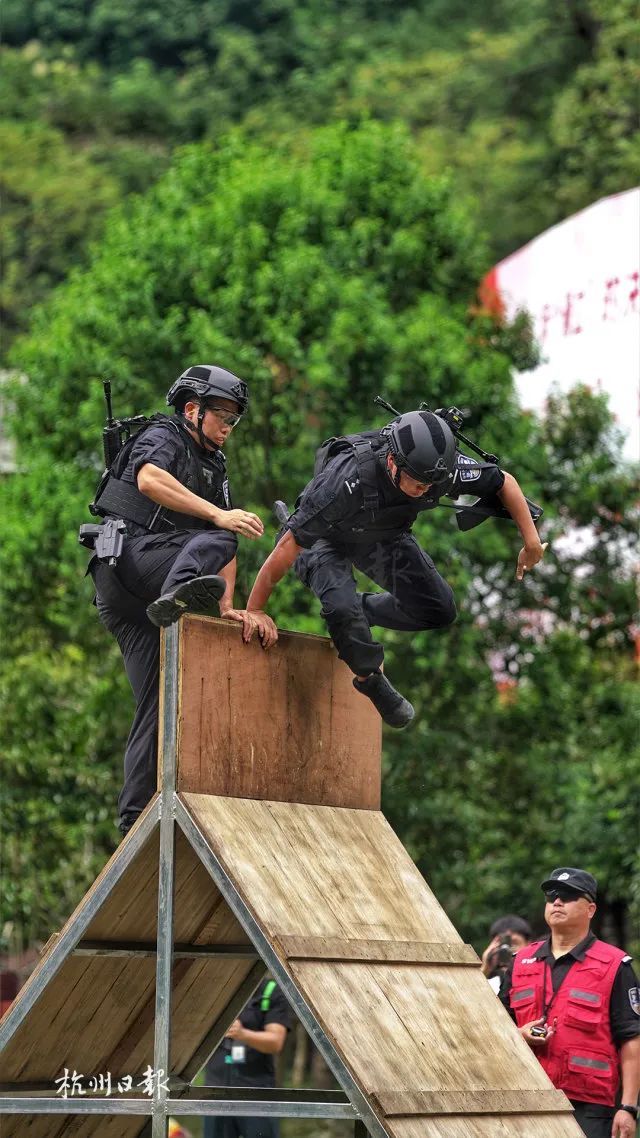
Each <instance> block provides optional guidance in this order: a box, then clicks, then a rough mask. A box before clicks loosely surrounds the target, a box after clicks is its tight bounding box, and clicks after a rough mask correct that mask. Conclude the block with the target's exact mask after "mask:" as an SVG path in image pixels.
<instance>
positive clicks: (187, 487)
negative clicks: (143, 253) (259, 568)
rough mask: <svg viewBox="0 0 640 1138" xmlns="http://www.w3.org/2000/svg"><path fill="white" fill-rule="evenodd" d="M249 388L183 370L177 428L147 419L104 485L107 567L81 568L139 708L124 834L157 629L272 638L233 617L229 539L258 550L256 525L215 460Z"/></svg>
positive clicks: (142, 794)
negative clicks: (235, 631)
mask: <svg viewBox="0 0 640 1138" xmlns="http://www.w3.org/2000/svg"><path fill="white" fill-rule="evenodd" d="M248 403H249V393H248V389H247V385H246V383H244V382H243V381H242V380H241V379H238V378H237V376H235V375H232V374H231V373H230V372H228V371H225V370H224V369H223V368H219V367H215V366H213V365H211V364H199V365H196V366H194V367H190V368H188V369H187V370H186V371H185V372H183V374H182V375H181V376H180V377H179V379H178V380H176V382H175V383H174V384H173V386H172V387H171V389H170V390H169V392H168V394H167V404H168V405H169V406H173V407H174V409H175V415H174V416H168V415H155V416H153V417H152V418H151V420H150V421H149V423H148V424H147V425H146V426H145V427H144V428H143V429H141V430H140V431H139V432H138V433H137V434H136V435H134V436H133V438H132V439H131V440H130V441H129V442H128V443H126V444H125V446H124V447H123V449H122V450H121V452H120V454H119V455H118V457H117V459H116V461H115V462H114V464H113V466H112V467H111V468H110V470H109V472H108V474H107V475H106V476H105V477H104V478H103V480H102V482H101V484H100V487H99V488H98V493H97V496H96V501H95V503H94V512H95V513H97V514H100V515H102V517H104V518H113V519H122V520H123V521H124V523H125V525H126V537H125V540H124V546H123V550H122V553H121V555H120V557H119V559H118V562H117V564H116V566H115V567H114V566H111V565H109V564H107V563H105V562H104V561H98V559H97V558H96V557H95V556H94V557H93V558H92V560H91V562H90V565H89V571H90V572H91V574H92V576H93V580H94V583H95V587H96V605H97V608H98V613H99V615H100V620H101V621H102V623H103V624H104V625H105V627H106V628H107V629H108V630H109V632H110V633H112V635H113V636H114V637H115V638H116V640H117V642H118V645H119V648H120V651H121V652H122V655H123V657H124V663H125V668H126V671H127V676H128V678H129V681H130V683H131V687H132V689H133V693H134V696H135V699H136V711H135V716H134V720H133V724H132V727H131V731H130V733H129V738H128V741H127V747H126V751H125V759H124V787H123V790H122V793H121V794H120V798H119V803H118V805H119V810H120V830H121V832H122V833H123V834H126V833H127V831H128V830H129V829H130V828H131V826H132V825H133V823H134V822H135V820H136V818H137V817H138V815H139V814H140V813H141V811H142V810H143V809H144V807H145V806H146V805H147V803H148V802H149V799H150V798H151V797H152V796H153V794H154V792H155V789H156V765H157V727H158V697H159V686H158V677H159V647H160V633H159V628H160V627H163V626H167V625H169V624H171V623H172V622H173V621H175V620H177V619H178V617H179V616H180V614H181V613H182V612H185V611H190V612H198V613H209V612H212V611H214V607H213V606H217V605H219V609H220V615H221V616H223V617H226V618H228V619H230V620H237V621H239V622H241V623H242V625H243V636H244V637H245V638H246V637H247V636H248V634H249V633H250V632H253V631H257V633H258V635H259V636H260V637H261V638H262V639H263V642H264V638H265V636H267V637H268V639H269V640H270V639H271V635H272V629H273V630H274V626H273V624H272V622H271V620H270V619H269V621H268V622H265V621H264V620H263V619H262V618H261V617H258V618H257V619H256V618H255V617H253V616H252V615H250V614H248V613H247V612H246V610H237V609H234V607H233V592H234V585H235V576H236V548H237V544H238V539H237V535H238V534H240V535H242V536H243V537H247V538H250V539H256V538H259V537H260V536H261V534H262V532H263V525H262V522H261V521H260V519H259V518H258V517H257V516H256V515H255V514H252V513H247V512H246V511H244V510H237V509H234V508H233V505H232V502H231V495H230V491H229V483H228V479H227V473H226V466H225V460H224V455H223V453H222V448H223V446H224V444H225V442H226V440H227V438H228V437H229V435H230V433H231V431H232V430H233V427H234V426H235V425H236V423H238V422H239V420H240V418H241V416H242V415H243V414H244V413H245V412H246V410H247V407H248Z"/></svg>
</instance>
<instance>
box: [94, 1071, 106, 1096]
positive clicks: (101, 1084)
mask: <svg viewBox="0 0 640 1138" xmlns="http://www.w3.org/2000/svg"><path fill="white" fill-rule="evenodd" d="M89 1090H90V1091H103V1092H104V1093H105V1094H107V1095H110V1094H111V1071H107V1073H106V1075H91V1077H90V1078H89Z"/></svg>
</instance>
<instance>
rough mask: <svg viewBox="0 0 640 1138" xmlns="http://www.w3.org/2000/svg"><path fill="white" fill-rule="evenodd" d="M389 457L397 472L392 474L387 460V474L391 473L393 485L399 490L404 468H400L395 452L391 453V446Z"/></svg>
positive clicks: (388, 452)
mask: <svg viewBox="0 0 640 1138" xmlns="http://www.w3.org/2000/svg"><path fill="white" fill-rule="evenodd" d="M387 457H388V458H390V459H391V461H392V462H393V465H394V466H395V468H396V472H395V474H392V473H391V471H390V469H389V463H388V462H387V474H388V475H389V478H390V479H391V481H392V482H393V485H394V486H395V488H396V490H399V489H400V475H401V474H402V470H401V468H400V464H399V463H398V460H397V458H396V456H395V454H392V453H391V448H389V450H388V451H387Z"/></svg>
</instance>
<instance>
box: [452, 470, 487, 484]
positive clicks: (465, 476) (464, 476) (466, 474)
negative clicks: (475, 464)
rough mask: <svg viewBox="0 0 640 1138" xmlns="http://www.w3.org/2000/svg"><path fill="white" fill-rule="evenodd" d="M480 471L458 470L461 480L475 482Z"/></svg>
mask: <svg viewBox="0 0 640 1138" xmlns="http://www.w3.org/2000/svg"><path fill="white" fill-rule="evenodd" d="M481 473H482V472H481V471H480V470H459V471H458V474H459V475H460V481H461V482H475V480H476V478H479V477H480V474H481Z"/></svg>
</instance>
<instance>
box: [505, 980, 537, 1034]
mask: <svg viewBox="0 0 640 1138" xmlns="http://www.w3.org/2000/svg"><path fill="white" fill-rule="evenodd" d="M509 1002H510V1004H511V1007H512V1009H513V1011H514V1012H515V1016H516V1020H517V1022H518V1027H522V1025H523V1023H530V1022H531V1020H532V1019H537V1018H538V1017H537V1015H536V990H535V988H534V986H533V984H532V985H531V986H530V987H529V986H528V987H526V988H512V989H511V991H510V992H509Z"/></svg>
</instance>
